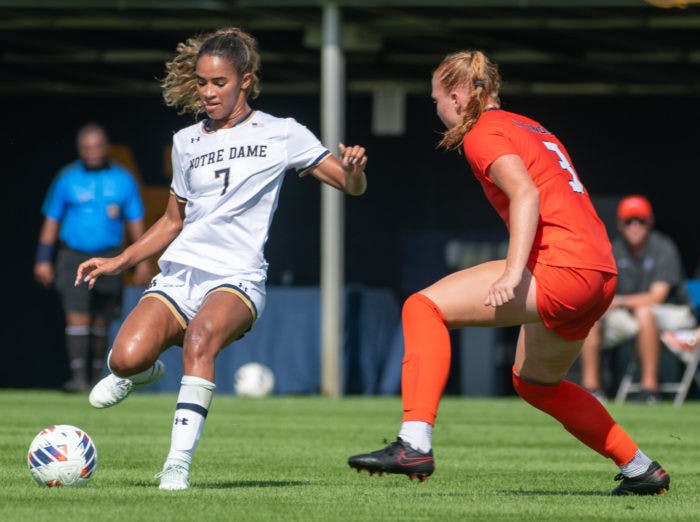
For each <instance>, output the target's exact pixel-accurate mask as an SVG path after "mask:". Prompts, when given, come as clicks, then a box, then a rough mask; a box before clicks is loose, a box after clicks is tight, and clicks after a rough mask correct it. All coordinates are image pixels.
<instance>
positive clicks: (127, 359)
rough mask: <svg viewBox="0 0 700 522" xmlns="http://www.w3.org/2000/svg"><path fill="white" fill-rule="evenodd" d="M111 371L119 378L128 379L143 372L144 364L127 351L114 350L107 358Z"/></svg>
mask: <svg viewBox="0 0 700 522" xmlns="http://www.w3.org/2000/svg"><path fill="white" fill-rule="evenodd" d="M107 366H108V368H109V371H111V372H112V373H113V374H114V375H117V376H118V377H128V376H129V375H134V374H135V373H138V372H139V371H141V369H140V367H141V366H142V364H141V363H140V361H138V360H137V359H136V358H135V357H134V356H133V355H130V354H129V352H128V351H126V350H120V349H114V348H113V349H112V350H110V351H109V355H108V356H107Z"/></svg>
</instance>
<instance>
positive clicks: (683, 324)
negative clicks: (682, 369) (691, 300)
mask: <svg viewBox="0 0 700 522" xmlns="http://www.w3.org/2000/svg"><path fill="white" fill-rule="evenodd" d="M653 312H654V317H655V318H656V325H657V326H658V328H659V332H663V331H664V330H682V329H685V328H693V327H695V323H696V321H695V315H694V314H693V311H692V310H691V308H690V307H689V306H685V305H674V304H660V305H655V306H654V307H653ZM601 321H602V327H603V341H602V343H601V344H602V346H601V348H614V347H615V346H617V345H618V344H621V343H623V342H625V341H628V340H630V339H633V338H635V337H636V336H637V334H638V333H639V324H637V320H636V319H635V318H634V315H633V314H632V312H630V311H629V310H628V309H627V308H613V309H612V310H610V311H609V312H608V313H606V314H605V315H604V316H603V317H602V319H601Z"/></svg>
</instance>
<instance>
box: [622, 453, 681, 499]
mask: <svg viewBox="0 0 700 522" xmlns="http://www.w3.org/2000/svg"><path fill="white" fill-rule="evenodd" d="M615 480H621V481H622V484H620V485H619V486H617V487H616V488H615V489H614V490H613V491H612V492H611V493H610V494H611V495H662V494H663V493H665V492H666V491H668V489H669V485H670V483H671V477H669V476H668V473H667V472H666V470H665V469H664V468H662V467H661V464H659V463H658V462H656V461H653V462H652V463H651V464H649V467H648V468H647V470H646V471H645V472H644V473H642V474H641V475H638V476H636V477H632V478H629V477H625V476H624V475H623V474H622V473H618V474H617V475H616V476H615Z"/></svg>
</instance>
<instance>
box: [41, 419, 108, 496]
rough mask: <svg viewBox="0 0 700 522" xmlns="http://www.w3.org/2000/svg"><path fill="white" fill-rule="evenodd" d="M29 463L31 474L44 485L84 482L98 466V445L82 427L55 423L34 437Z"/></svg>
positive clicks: (82, 484)
mask: <svg viewBox="0 0 700 522" xmlns="http://www.w3.org/2000/svg"><path fill="white" fill-rule="evenodd" d="M27 463H28V464H29V472H30V473H31V474H32V477H34V480H36V481H37V483H39V484H40V485H42V486H47V487H74V486H84V485H85V484H87V483H88V482H89V481H90V479H91V478H92V476H93V474H94V473H95V469H96V468H97V448H95V444H94V443H93V442H92V439H91V438H90V436H89V435H88V434H87V433H85V432H84V431H83V430H81V429H80V428H76V427H75V426H71V425H69V424H56V425H54V426H49V427H48V428H45V429H43V430H41V431H40V432H39V433H38V434H37V436H36V437H34V440H33V441H32V443H31V444H30V445H29V453H28V454H27Z"/></svg>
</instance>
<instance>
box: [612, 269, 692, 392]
mask: <svg viewBox="0 0 700 522" xmlns="http://www.w3.org/2000/svg"><path fill="white" fill-rule="evenodd" d="M686 287H687V289H688V294H689V295H690V303H691V306H692V307H693V310H694V311H695V315H696V317H698V319H700V279H690V280H688V281H686ZM662 344H663V343H662ZM664 346H665V345H664ZM669 351H670V350H669ZM671 353H674V352H671ZM674 355H677V354H675V353H674ZM679 360H680V361H681V362H682V363H683V364H684V365H685V369H684V370H683V376H682V377H681V380H680V381H678V382H661V383H659V391H660V392H661V393H675V394H676V396H675V398H674V399H673V405H674V406H680V405H681V404H683V402H684V401H685V398H686V397H687V396H688V391H689V390H690V386H691V385H692V384H693V381H695V383H696V385H697V386H699V387H700V376H699V375H698V374H697V371H698V365H699V364H700V346H697V347H696V348H695V353H694V354H693V355H692V356H691V357H685V358H681V357H679ZM637 369H638V363H637V358H636V356H635V355H633V356H632V358H631V359H630V361H629V363H628V364H627V368H626V369H625V375H624V376H623V377H622V380H621V381H620V386H619V387H618V389H617V394H616V395H615V403H617V404H622V403H623V402H625V400H626V399H627V395H628V394H630V393H639V392H640V391H641V389H642V387H641V386H640V384H639V382H636V381H635V376H636V373H637Z"/></svg>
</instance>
